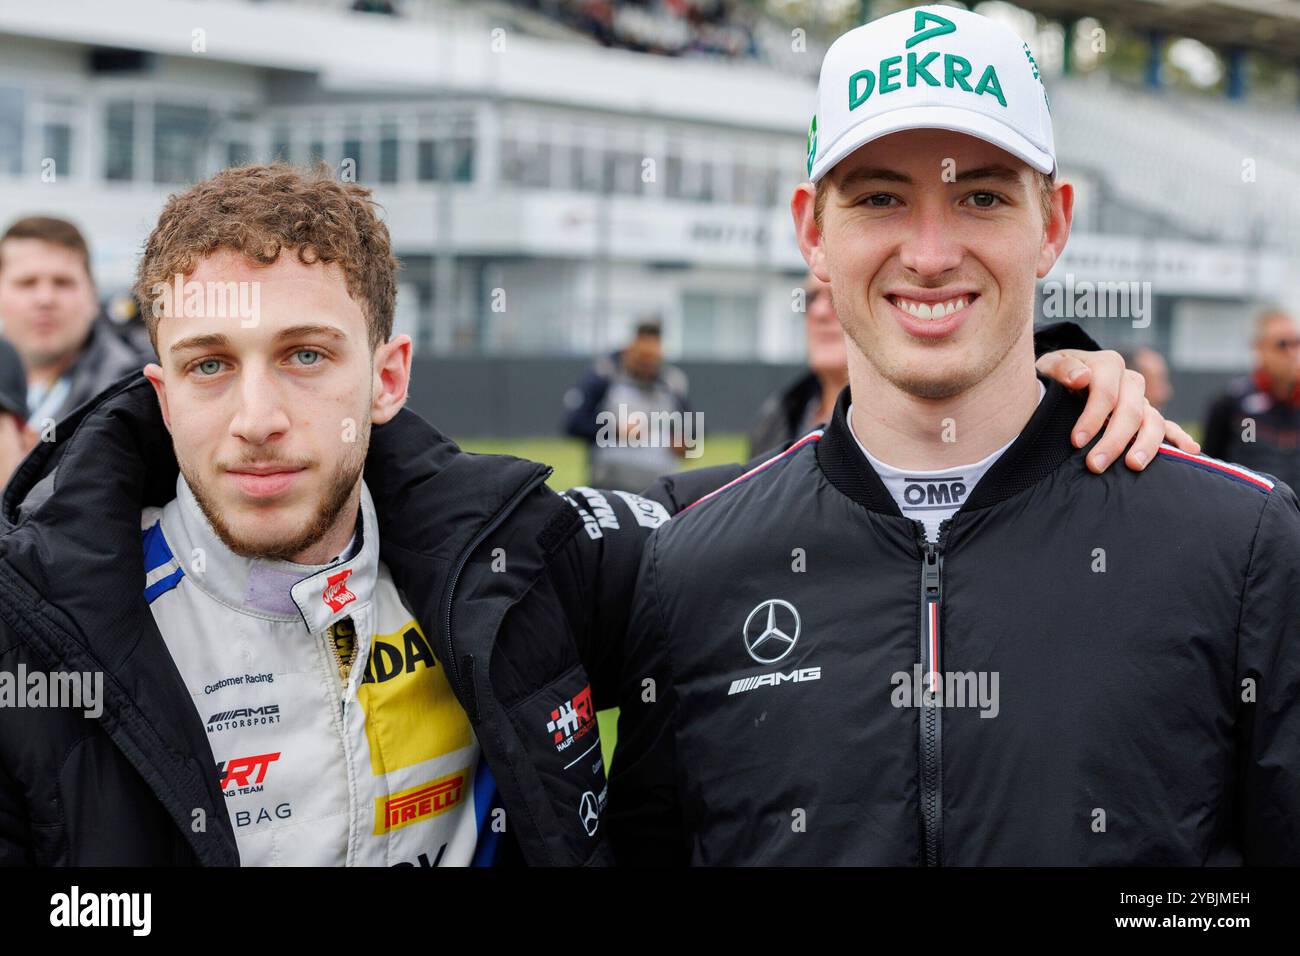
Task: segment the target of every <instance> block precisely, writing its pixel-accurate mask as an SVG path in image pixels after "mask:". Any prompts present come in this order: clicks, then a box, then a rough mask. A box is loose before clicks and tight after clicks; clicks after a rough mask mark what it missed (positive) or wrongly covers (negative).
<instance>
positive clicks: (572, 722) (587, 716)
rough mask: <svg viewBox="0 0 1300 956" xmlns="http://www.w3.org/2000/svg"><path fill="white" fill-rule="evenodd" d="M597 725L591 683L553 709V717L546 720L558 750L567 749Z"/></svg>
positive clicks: (547, 727)
mask: <svg viewBox="0 0 1300 956" xmlns="http://www.w3.org/2000/svg"><path fill="white" fill-rule="evenodd" d="M595 726H596V710H595V708H594V707H592V705H591V685H590V684H588V685H587V686H586V687H584V688H582V690H580V691H578V693H577V694H575V695H574V696H573V697H571V698H570V699H568V700H566V701H565V702H564V703H562V704H561V705H560V706H559V707H556V708H555V709H554V710H552V711H551V719H550V720H548V721H547V722H546V729H547V730H549V731H550V732H551V738H552V743H554V744H555V749H556V750H557V751H564V750H567V749H568V748H569V747H571V746H572V745H573V743H574V741H577V740H581V739H582V738H584V737H586V736H587V735H588V734H589V733H591V731H592V730H593V729H594V728H595Z"/></svg>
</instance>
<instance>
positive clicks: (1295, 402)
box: [1147, 307, 1300, 489]
mask: <svg viewBox="0 0 1300 956" xmlns="http://www.w3.org/2000/svg"><path fill="white" fill-rule="evenodd" d="M1254 348H1255V368H1254V370H1253V371H1251V373H1250V375H1249V376H1248V377H1246V378H1243V379H1239V380H1238V381H1235V382H1233V383H1232V384H1231V385H1229V386H1228V389H1227V390H1226V391H1225V392H1224V393H1223V394H1222V395H1221V396H1219V397H1218V398H1217V399H1215V400H1214V402H1213V403H1211V405H1210V407H1209V410H1208V412H1207V413H1206V416H1205V436H1204V440H1203V441H1202V446H1203V447H1204V449H1205V454H1207V455H1210V456H1211V457H1213V458H1222V459H1225V460H1227V461H1235V462H1238V463H1240V464H1242V465H1245V466H1247V467H1248V468H1253V469H1255V470H1256V471H1263V472H1266V473H1268V474H1270V475H1274V476H1275V477H1277V478H1281V479H1282V480H1283V481H1285V482H1286V483H1287V484H1288V485H1290V486H1291V487H1292V488H1293V489H1294V488H1295V487H1296V483H1297V481H1298V480H1300V370H1298V369H1297V363H1298V362H1300V327H1297V325H1296V321H1295V319H1294V318H1292V317H1291V316H1290V315H1289V314H1288V313H1286V312H1284V311H1282V310H1281V309H1279V308H1272V307H1270V308H1268V309H1266V310H1265V311H1263V312H1262V313H1260V315H1259V317H1258V318H1257V319H1256V320H1255V342H1254ZM1149 382H1150V380H1149V379H1148V383H1149ZM1147 388H1148V391H1149V390H1150V388H1151V386H1150V384H1148V386H1147ZM1154 402H1155V398H1154V396H1153V397H1152V403H1153V404H1154Z"/></svg>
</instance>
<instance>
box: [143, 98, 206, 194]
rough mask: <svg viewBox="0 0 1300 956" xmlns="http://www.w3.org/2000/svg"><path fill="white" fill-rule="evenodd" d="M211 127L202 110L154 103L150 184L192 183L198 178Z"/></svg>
mask: <svg viewBox="0 0 1300 956" xmlns="http://www.w3.org/2000/svg"><path fill="white" fill-rule="evenodd" d="M211 125H212V123H211V117H210V116H209V114H208V111H207V110H206V109H204V108H202V107H194V106H179V105H176V104H171V103H158V104H155V106H154V114H153V126H154V128H153V178H154V182H156V183H193V182H197V181H198V180H200V179H202V178H203V174H204V172H205V169H204V167H205V163H206V156H207V150H208V134H209V131H210V129H211Z"/></svg>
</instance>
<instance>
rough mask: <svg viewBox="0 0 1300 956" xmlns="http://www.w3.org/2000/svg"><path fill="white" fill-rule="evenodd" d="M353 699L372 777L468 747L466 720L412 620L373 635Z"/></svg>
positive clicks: (418, 628)
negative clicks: (367, 745)
mask: <svg viewBox="0 0 1300 956" xmlns="http://www.w3.org/2000/svg"><path fill="white" fill-rule="evenodd" d="M357 700H358V701H359V702H360V703H361V706H362V708H364V710H365V715H366V737H367V738H368V740H369V742H370V769H371V771H372V772H373V773H374V774H375V775H376V776H379V775H382V774H386V773H389V772H391V771H393V770H400V769H401V768H403V767H410V766H413V765H415V764H418V763H423V762H424V761H426V760H432V759H433V758H434V757H441V756H442V755H443V754H447V753H451V752H453V751H456V750H460V749H462V748H463V747H468V746H469V745H470V744H471V743H473V740H474V736H473V731H472V730H471V729H470V724H469V718H468V717H466V716H465V711H464V709H463V708H462V707H461V706H460V701H458V700H457V699H456V695H455V694H453V693H452V690H451V685H450V684H448V683H447V678H446V677H445V676H444V674H443V669H442V667H440V666H439V665H438V661H437V659H436V658H435V657H434V656H433V649H432V648H431V647H430V646H429V643H428V641H427V640H426V639H425V636H424V633H423V632H422V631H421V630H420V625H418V624H417V623H416V622H415V621H414V620H412V621H408V622H407V623H406V624H405V625H404V626H403V627H402V629H401V630H400V631H397V632H396V633H393V634H376V635H375V639H374V643H373V644H372V645H371V648H370V658H369V660H367V661H366V672H365V678H364V679H363V680H362V683H361V686H360V688H358V690H357Z"/></svg>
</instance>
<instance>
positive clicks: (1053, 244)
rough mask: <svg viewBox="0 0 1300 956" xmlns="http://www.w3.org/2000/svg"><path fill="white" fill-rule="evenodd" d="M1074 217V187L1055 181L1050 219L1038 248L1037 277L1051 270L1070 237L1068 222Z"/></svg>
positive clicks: (1041, 276)
mask: <svg viewBox="0 0 1300 956" xmlns="http://www.w3.org/2000/svg"><path fill="white" fill-rule="evenodd" d="M1073 218H1074V187H1073V186H1072V185H1070V184H1069V183H1057V184H1056V186H1055V188H1054V189H1053V190H1052V221H1051V222H1049V223H1048V224H1047V228H1046V229H1044V230H1043V244H1042V245H1041V246H1040V247H1039V249H1038V278H1040V279H1041V278H1043V277H1044V276H1045V275H1047V273H1049V272H1051V271H1052V266H1054V265H1056V260H1057V259H1059V258H1060V257H1061V253H1062V252H1063V251H1064V249H1065V241H1066V240H1067V239H1069V238H1070V222H1071V221H1072V220H1073Z"/></svg>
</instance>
